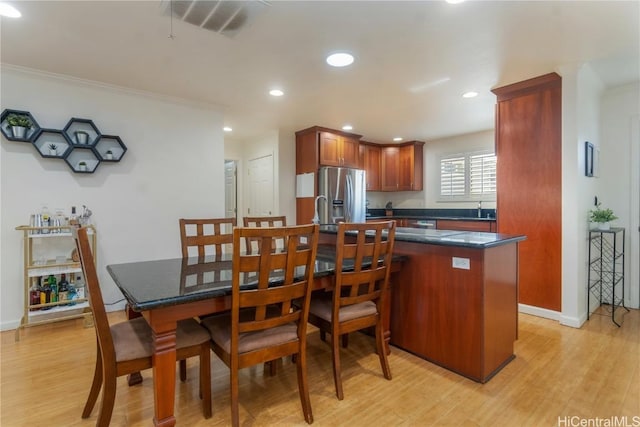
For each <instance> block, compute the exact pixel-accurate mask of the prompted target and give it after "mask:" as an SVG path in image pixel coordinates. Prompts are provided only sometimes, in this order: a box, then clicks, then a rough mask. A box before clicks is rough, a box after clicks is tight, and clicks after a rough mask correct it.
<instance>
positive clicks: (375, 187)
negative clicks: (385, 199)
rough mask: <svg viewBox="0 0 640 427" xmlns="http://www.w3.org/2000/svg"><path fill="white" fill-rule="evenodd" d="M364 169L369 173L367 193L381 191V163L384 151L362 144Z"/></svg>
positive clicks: (367, 175)
mask: <svg viewBox="0 0 640 427" xmlns="http://www.w3.org/2000/svg"><path fill="white" fill-rule="evenodd" d="M361 148H362V152H363V159H362V168H364V170H365V171H366V172H367V173H366V178H367V191H380V162H381V161H382V160H381V157H382V149H381V148H380V147H376V146H373V145H367V144H362V146H361Z"/></svg>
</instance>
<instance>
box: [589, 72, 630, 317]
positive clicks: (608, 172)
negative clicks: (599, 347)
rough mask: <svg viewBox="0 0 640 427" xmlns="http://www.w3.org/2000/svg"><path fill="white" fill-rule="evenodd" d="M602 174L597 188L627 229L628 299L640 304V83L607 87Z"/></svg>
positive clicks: (602, 108) (622, 225) (603, 120)
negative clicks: (639, 228)
mask: <svg viewBox="0 0 640 427" xmlns="http://www.w3.org/2000/svg"><path fill="white" fill-rule="evenodd" d="M601 123H602V125H601V136H600V176H599V177H598V178H597V179H596V180H595V181H596V190H597V195H598V196H599V199H600V200H602V205H603V206H604V207H608V208H611V209H612V210H613V211H614V213H615V214H616V216H618V218H619V219H617V220H616V221H615V222H614V225H616V226H618V227H625V228H626V242H625V243H626V244H625V267H626V268H625V302H626V304H627V305H628V306H630V307H635V308H638V307H639V304H640V301H639V300H640V283H639V282H640V279H639V278H638V276H639V274H638V268H639V264H640V255H639V253H638V249H639V246H640V244H639V242H638V237H639V235H638V234H639V233H638V226H639V221H640V219H639V216H640V213H639V212H638V209H639V206H638V204H639V203H640V200H639V199H640V194H639V192H640V188H639V185H640V172H639V170H640V135H639V126H640V83H638V82H635V83H633V84H628V85H623V86H618V87H615V88H611V89H609V90H607V91H606V92H605V93H604V94H603V96H602V101H601Z"/></svg>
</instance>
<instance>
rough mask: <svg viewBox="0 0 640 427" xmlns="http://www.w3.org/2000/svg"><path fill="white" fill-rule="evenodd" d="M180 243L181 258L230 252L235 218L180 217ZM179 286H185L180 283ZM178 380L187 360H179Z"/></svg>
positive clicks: (183, 372) (183, 377)
mask: <svg viewBox="0 0 640 427" xmlns="http://www.w3.org/2000/svg"><path fill="white" fill-rule="evenodd" d="M179 223H180V245H181V247H182V258H187V257H195V256H197V257H198V260H203V259H204V258H205V256H209V257H215V256H219V255H220V254H222V253H225V252H231V244H232V243H233V228H234V227H235V226H236V219H235V218H207V219H191V218H180V220H179ZM180 286H181V287H182V286H186V283H181V284H180ZM180 380H181V381H183V382H184V381H186V380H187V361H186V360H181V361H180Z"/></svg>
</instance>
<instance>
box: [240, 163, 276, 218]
mask: <svg viewBox="0 0 640 427" xmlns="http://www.w3.org/2000/svg"><path fill="white" fill-rule="evenodd" d="M247 174H248V182H249V188H248V192H249V194H248V199H249V200H248V202H249V203H248V206H247V215H249V216H270V215H278V214H277V213H274V200H273V193H274V192H273V156H272V155H268V156H264V157H258V158H257V159H251V160H249V166H248V169H247Z"/></svg>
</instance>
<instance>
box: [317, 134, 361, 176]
mask: <svg viewBox="0 0 640 427" xmlns="http://www.w3.org/2000/svg"><path fill="white" fill-rule="evenodd" d="M359 139H360V137H359V136H357V138H356V136H355V135H354V136H348V135H345V134H338V133H335V131H331V132H320V133H319V149H320V165H321V166H344V167H351V168H357V167H358V166H359V165H358V163H359V150H358V145H359Z"/></svg>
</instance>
